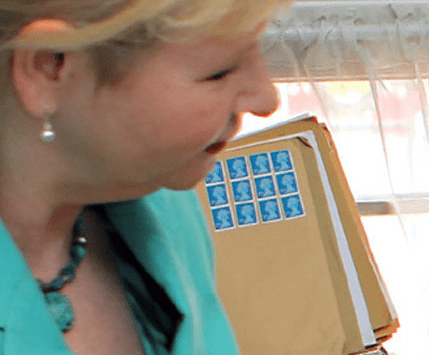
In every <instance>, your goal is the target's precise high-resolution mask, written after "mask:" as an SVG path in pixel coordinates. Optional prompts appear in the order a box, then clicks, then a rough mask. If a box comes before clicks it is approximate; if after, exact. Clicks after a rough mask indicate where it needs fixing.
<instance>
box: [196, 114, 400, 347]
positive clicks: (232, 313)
mask: <svg viewBox="0 0 429 355" xmlns="http://www.w3.org/2000/svg"><path fill="white" fill-rule="evenodd" d="M197 191H198V193H199V195H200V197H201V199H202V201H203V206H204V209H205V212H206V214H207V217H208V219H209V222H210V226H211V228H212V231H213V234H214V239H215V245H216V254H217V263H216V271H217V278H218V287H219V292H220V295H221V298H222V301H223V302H224V304H225V307H226V310H227V313H228V315H229V317H230V320H231V322H232V324H233V326H234V329H235V331H236V334H237V338H238V342H239V345H240V347H241V350H242V353H243V355H253V354H254V355H261V354H270V355H277V354H282V355H286V354H288V355H289V354H291V355H292V354H293V355H307V354H308V355H325V354H326V355H336V354H338V355H340V354H341V355H342V354H352V353H360V352H366V351H374V350H377V349H379V348H380V347H381V344H382V342H383V341H384V340H386V339H387V338H389V337H390V336H391V334H392V333H393V332H394V331H395V330H396V328H397V327H398V321H397V317H396V314H395V311H394V308H393V306H392V304H391V302H390V299H389V296H388V294H387V291H386V289H385V287H384V284H383V282H382V280H381V277H380V275H379V272H378V270H377V267H376V264H375V262H374V260H373V257H372V254H371V252H370V250H369V246H368V242H367V239H366V235H365V232H364V229H363V227H362V225H361V221H360V217H359V214H358V211H357V207H356V204H355V202H354V200H353V197H352V195H351V193H350V189H349V187H348V185H347V182H346V180H345V177H344V174H343V171H342V169H341V166H340V163H339V160H338V156H337V154H336V151H335V147H334V144H333V142H332V139H331V136H330V134H329V132H328V131H327V129H326V127H325V126H324V125H322V124H319V123H317V121H316V119H315V118H312V117H309V118H306V119H301V120H298V121H295V122H292V123H287V124H284V125H280V126H277V127H274V128H271V129H268V130H266V131H263V132H259V133H257V134H254V135H251V136H249V137H245V138H242V139H240V140H237V141H234V142H232V143H230V144H229V146H228V148H227V150H226V151H225V152H224V153H222V154H221V155H220V156H219V161H218V162H217V163H216V166H215V168H214V169H213V171H212V172H211V173H210V174H209V175H208V176H207V178H206V181H204V182H203V183H202V184H200V185H199V186H198V187H197Z"/></svg>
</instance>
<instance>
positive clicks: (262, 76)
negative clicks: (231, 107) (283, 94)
mask: <svg viewBox="0 0 429 355" xmlns="http://www.w3.org/2000/svg"><path fill="white" fill-rule="evenodd" d="M278 105H279V98H278V94H277V90H276V88H275V86H274V84H273V83H272V82H271V79H270V74H269V71H268V68H267V66H266V65H265V61H264V58H263V56H262V54H258V58H257V59H256V60H255V62H254V64H253V65H252V70H251V71H250V72H248V73H247V75H246V77H245V78H244V87H243V90H242V92H241V94H240V97H239V101H238V112H243V111H247V112H251V113H253V114H255V115H257V116H268V115H270V114H271V113H273V112H274V111H275V110H276V109H277V107H278Z"/></svg>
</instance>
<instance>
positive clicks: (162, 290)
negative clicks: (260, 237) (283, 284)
mask: <svg viewBox="0 0 429 355" xmlns="http://www.w3.org/2000/svg"><path fill="white" fill-rule="evenodd" d="M101 208H102V209H103V211H104V213H105V216H107V217H108V218H109V220H110V221H111V224H112V225H113V226H114V228H115V230H116V231H117V235H119V236H120V237H119V238H118V240H117V243H116V244H117V246H116V247H115V248H116V249H115V253H117V257H118V258H117V260H118V263H119V267H120V272H121V276H122V278H123V281H124V285H125V287H126V291H127V295H128V298H129V300H130V304H131V305H132V308H133V311H134V314H135V319H136V324H137V325H138V327H139V330H140V334H141V337H142V341H143V344H144V347H145V352H146V354H147V355H164V354H165V355H166V354H174V355H237V354H239V351H238V348H237V345H236V342H235V339H234V336H233V332H232V329H231V327H230V325H229V323H228V320H227V318H226V315H225V313H224V310H223V308H222V306H221V304H220V301H219V298H218V295H217V293H216V287H215V281H214V260H213V250H212V243H211V239H210V235H209V233H208V231H207V228H206V224H205V219H204V216H203V215H202V212H201V209H200V205H199V201H198V198H197V196H196V195H195V193H194V192H193V191H182V192H173V191H170V190H161V191H158V192H156V193H154V194H152V195H150V196H147V197H145V198H143V199H139V200H133V201H127V202H121V203H114V204H108V205H103V206H102V207H101ZM30 354H31V355H71V354H72V353H71V351H70V350H69V349H68V347H67V345H66V343H65V342H64V340H63V336H62V333H61V331H60V330H58V328H57V327H56V325H55V323H54V322H53V320H52V318H51V317H50V315H49V311H48V310H47V308H46V306H45V303H44V300H43V296H42V293H41V292H40V289H39V287H38V284H37V282H36V281H35V279H34V278H33V277H32V274H31V271H30V270H29V268H28V266H27V264H26V262H25V261H24V259H23V257H22V255H21V253H20V251H19V250H18V248H17V247H16V245H15V244H14V242H13V240H12V238H11V237H10V235H9V233H8V231H7V229H6V228H5V227H4V225H3V224H2V223H0V355H30Z"/></svg>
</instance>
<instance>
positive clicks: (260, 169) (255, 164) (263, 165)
mask: <svg viewBox="0 0 429 355" xmlns="http://www.w3.org/2000/svg"><path fill="white" fill-rule="evenodd" d="M250 165H251V166H252V171H253V175H262V174H268V173H270V172H271V168H270V161H269V159H268V154H267V153H261V154H255V155H251V156H250Z"/></svg>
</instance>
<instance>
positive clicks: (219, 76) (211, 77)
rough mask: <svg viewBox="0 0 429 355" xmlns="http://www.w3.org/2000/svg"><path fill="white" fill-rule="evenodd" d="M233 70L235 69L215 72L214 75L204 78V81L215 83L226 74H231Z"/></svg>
mask: <svg viewBox="0 0 429 355" xmlns="http://www.w3.org/2000/svg"><path fill="white" fill-rule="evenodd" d="M234 70H235V68H232V69H225V70H221V71H219V72H217V73H216V74H213V75H210V76H208V77H207V78H205V80H206V81H216V80H221V79H223V78H224V77H225V76H227V75H228V74H230V73H232V72H233V71H234Z"/></svg>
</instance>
